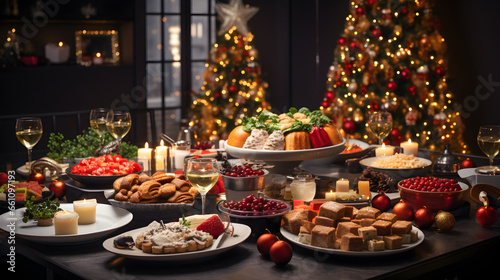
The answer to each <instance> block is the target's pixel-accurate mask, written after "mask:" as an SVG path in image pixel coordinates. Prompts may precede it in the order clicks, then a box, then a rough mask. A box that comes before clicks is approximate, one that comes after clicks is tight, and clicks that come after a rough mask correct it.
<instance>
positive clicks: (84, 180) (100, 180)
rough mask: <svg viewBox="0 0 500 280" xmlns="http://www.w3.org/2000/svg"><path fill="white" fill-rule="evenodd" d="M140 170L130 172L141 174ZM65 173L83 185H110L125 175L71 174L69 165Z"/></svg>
mask: <svg viewBox="0 0 500 280" xmlns="http://www.w3.org/2000/svg"><path fill="white" fill-rule="evenodd" d="M141 173H142V171H139V172H134V173H132V174H141ZM66 175H68V177H69V178H71V179H73V180H75V181H77V182H78V183H80V184H83V185H85V186H112V185H113V182H114V181H115V180H116V179H118V178H120V177H123V176H126V175H128V174H125V175H109V176H99V175H77V174H72V173H71V167H68V168H67V169H66Z"/></svg>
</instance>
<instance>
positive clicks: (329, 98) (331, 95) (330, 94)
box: [325, 91, 335, 102]
mask: <svg viewBox="0 0 500 280" xmlns="http://www.w3.org/2000/svg"><path fill="white" fill-rule="evenodd" d="M334 97H335V93H334V92H333V91H327V92H325V98H326V100H327V101H330V102H331V101H332V100H333V98H334Z"/></svg>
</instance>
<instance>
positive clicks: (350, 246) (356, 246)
mask: <svg viewBox="0 0 500 280" xmlns="http://www.w3.org/2000/svg"><path fill="white" fill-rule="evenodd" d="M340 250H342V251H363V238H361V236H357V235H355V234H353V233H347V234H344V235H342V239H341V242H340Z"/></svg>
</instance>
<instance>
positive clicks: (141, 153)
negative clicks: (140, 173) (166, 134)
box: [137, 142, 153, 171]
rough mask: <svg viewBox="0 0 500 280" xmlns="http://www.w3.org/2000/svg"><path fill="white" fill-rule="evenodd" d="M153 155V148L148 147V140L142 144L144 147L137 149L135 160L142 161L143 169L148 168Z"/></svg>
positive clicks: (146, 169) (147, 169)
mask: <svg viewBox="0 0 500 280" xmlns="http://www.w3.org/2000/svg"><path fill="white" fill-rule="evenodd" d="M152 156H153V149H152V148H149V144H148V142H146V143H145V144H144V148H139V149H138V150H137V161H138V162H139V163H142V166H143V167H144V171H149V170H150V164H149V163H150V161H151V158H152Z"/></svg>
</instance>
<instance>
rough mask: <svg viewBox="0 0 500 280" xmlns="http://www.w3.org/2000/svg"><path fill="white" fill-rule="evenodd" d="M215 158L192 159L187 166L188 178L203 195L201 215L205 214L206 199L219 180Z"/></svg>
mask: <svg viewBox="0 0 500 280" xmlns="http://www.w3.org/2000/svg"><path fill="white" fill-rule="evenodd" d="M216 164H217V160H216V159H215V158H191V159H189V161H188V164H187V169H186V173H187V178H188V180H189V182H190V183H191V185H192V186H193V187H195V188H196V189H197V190H198V191H199V192H200V195H201V213H202V214H205V198H206V195H207V192H208V191H209V190H210V189H212V188H213V186H214V185H215V183H217V180H218V179H219V172H218V170H217V166H216Z"/></svg>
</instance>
